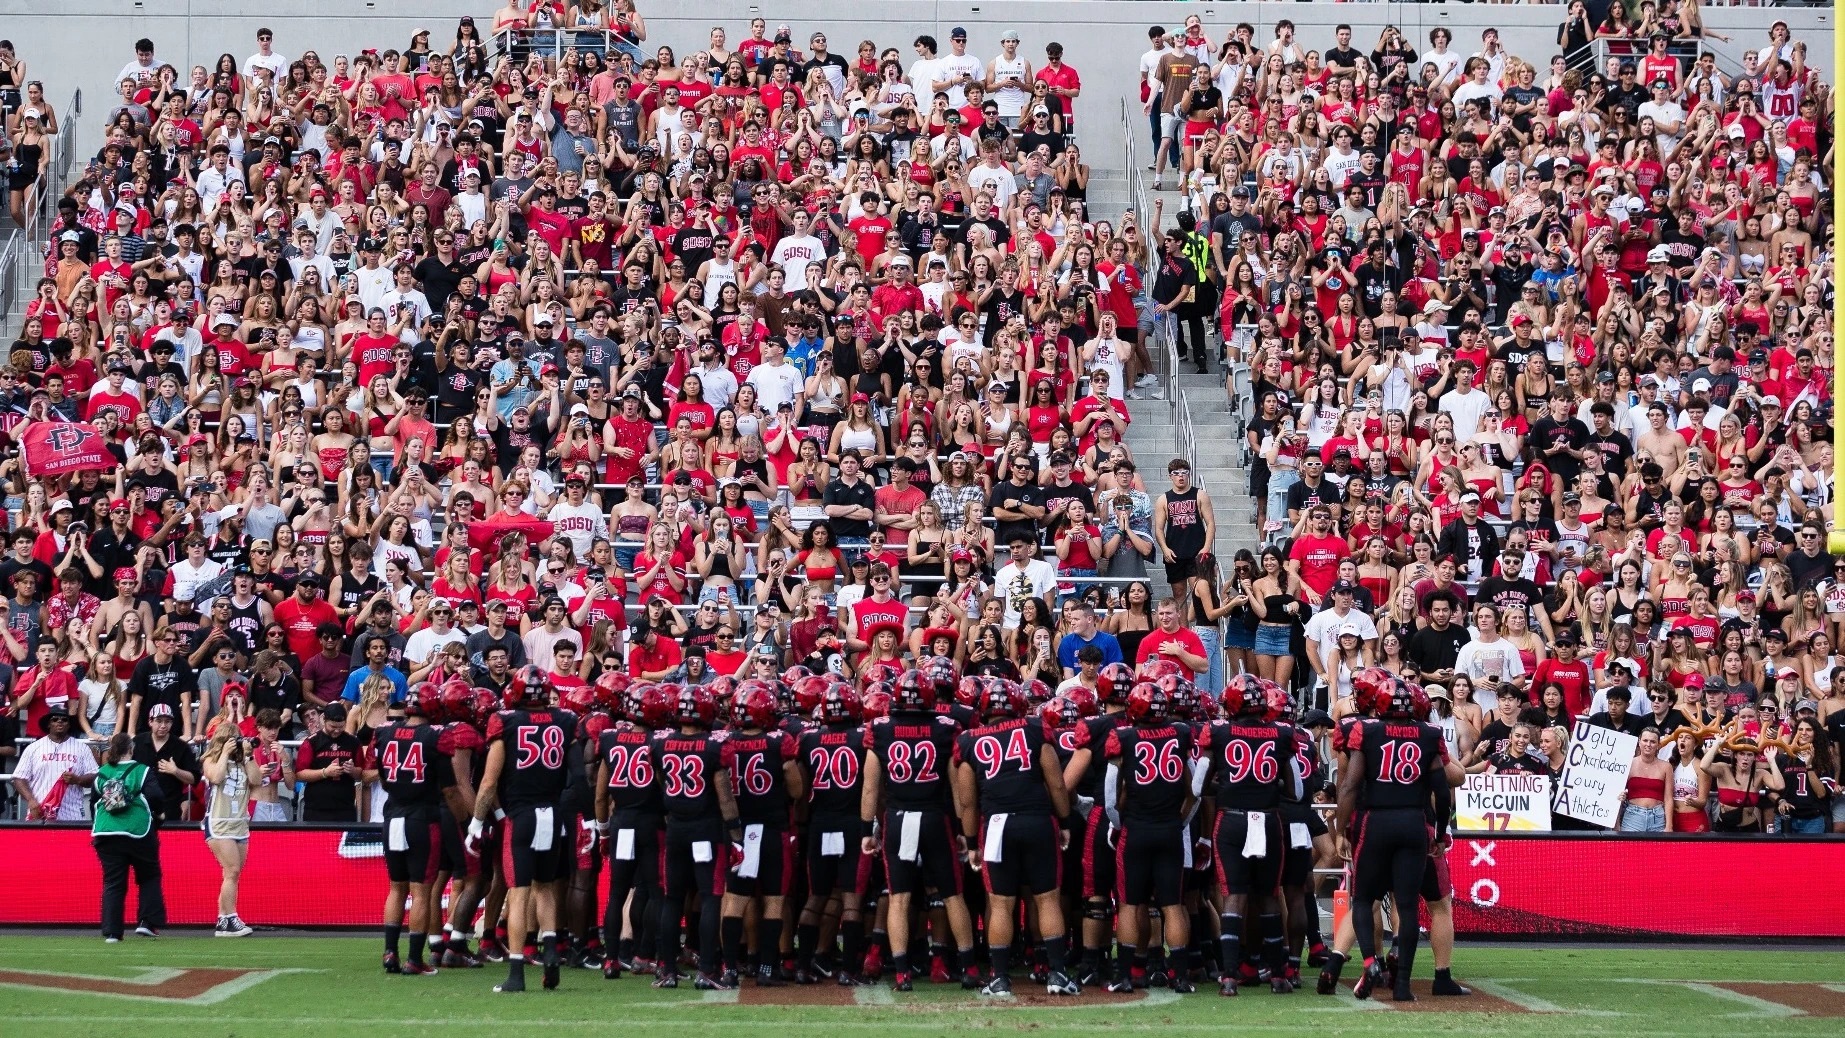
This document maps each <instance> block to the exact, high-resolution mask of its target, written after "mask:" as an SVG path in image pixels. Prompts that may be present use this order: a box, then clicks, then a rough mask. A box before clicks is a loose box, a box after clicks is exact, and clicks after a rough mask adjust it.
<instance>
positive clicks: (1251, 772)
mask: <svg viewBox="0 0 1845 1038" xmlns="http://www.w3.org/2000/svg"><path fill="white" fill-rule="evenodd" d="M1198 752H1199V754H1200V755H1201V756H1203V757H1204V758H1205V759H1206V760H1208V761H1209V762H1210V769H1211V770H1210V778H1209V780H1208V782H1207V786H1206V788H1207V789H1212V790H1215V793H1214V795H1215V796H1216V798H1217V806H1218V807H1219V808H1220V809H1226V810H1235V811H1273V810H1275V809H1276V808H1277V807H1279V806H1281V797H1282V794H1283V793H1284V792H1286V791H1287V790H1288V788H1289V787H1291V786H1293V785H1294V737H1293V736H1292V735H1291V734H1289V733H1288V732H1286V731H1284V730H1283V728H1282V726H1281V725H1278V724H1273V723H1271V722H1267V721H1257V720H1250V719H1247V718H1238V719H1235V720H1230V721H1216V722H1213V723H1212V724H1210V725H1209V726H1207V727H1206V728H1205V729H1204V731H1203V733H1202V734H1201V735H1200V737H1199V740H1198Z"/></svg>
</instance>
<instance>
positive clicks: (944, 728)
mask: <svg viewBox="0 0 1845 1038" xmlns="http://www.w3.org/2000/svg"><path fill="white" fill-rule="evenodd" d="M956 731H957V726H956V725H955V722H954V721H953V720H952V719H950V718H947V717H942V716H939V715H936V714H895V715H892V716H890V717H880V718H878V719H877V720H875V721H873V722H872V723H871V724H869V725H866V726H865V750H866V752H867V753H870V754H873V755H875V756H876V757H877V758H878V765H879V767H880V768H881V769H882V770H883V773H884V800H885V805H886V806H887V807H889V808H891V809H894V810H901V811H944V810H947V809H948V807H949V804H950V799H949V792H948V767H949V765H950V764H951V763H952V762H953V760H952V759H953V757H954V744H955V732H956Z"/></svg>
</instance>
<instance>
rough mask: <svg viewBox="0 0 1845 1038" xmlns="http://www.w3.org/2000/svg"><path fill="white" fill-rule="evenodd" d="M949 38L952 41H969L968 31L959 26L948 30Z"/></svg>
mask: <svg viewBox="0 0 1845 1038" xmlns="http://www.w3.org/2000/svg"><path fill="white" fill-rule="evenodd" d="M948 38H949V39H951V40H965V39H967V30H966V29H964V28H962V27H961V26H959V25H957V26H955V27H954V28H952V29H950V30H948Z"/></svg>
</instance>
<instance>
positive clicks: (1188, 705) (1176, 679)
mask: <svg viewBox="0 0 1845 1038" xmlns="http://www.w3.org/2000/svg"><path fill="white" fill-rule="evenodd" d="M1154 684H1155V685H1157V686H1159V690H1160V691H1161V692H1164V693H1166V711H1167V716H1168V717H1190V716H1191V713H1192V706H1193V704H1195V703H1196V702H1197V699H1198V695H1197V688H1196V686H1194V685H1193V684H1192V682H1191V679H1190V678H1187V677H1184V676H1182V675H1179V674H1165V675H1162V676H1161V677H1160V679H1159V680H1158V681H1155V682H1154Z"/></svg>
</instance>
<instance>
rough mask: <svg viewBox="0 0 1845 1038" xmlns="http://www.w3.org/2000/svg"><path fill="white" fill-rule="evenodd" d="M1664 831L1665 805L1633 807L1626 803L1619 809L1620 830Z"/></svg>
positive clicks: (1625, 831) (1626, 831)
mask: <svg viewBox="0 0 1845 1038" xmlns="http://www.w3.org/2000/svg"><path fill="white" fill-rule="evenodd" d="M1665 831H1666V805H1664V804H1660V805H1659V806H1657V807H1635V806H1633V805H1632V804H1628V805H1627V806H1626V807H1625V808H1624V809H1623V810H1622V811H1621V832H1624V833H1663V832H1665Z"/></svg>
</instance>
